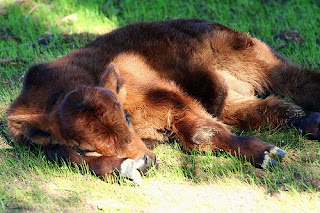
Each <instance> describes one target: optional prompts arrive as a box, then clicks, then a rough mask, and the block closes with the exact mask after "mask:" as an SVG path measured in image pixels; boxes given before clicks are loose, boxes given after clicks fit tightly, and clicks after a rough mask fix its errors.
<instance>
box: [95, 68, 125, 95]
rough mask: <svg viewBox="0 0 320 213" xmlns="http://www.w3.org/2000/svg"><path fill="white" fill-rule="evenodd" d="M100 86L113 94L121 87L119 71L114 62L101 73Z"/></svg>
mask: <svg viewBox="0 0 320 213" xmlns="http://www.w3.org/2000/svg"><path fill="white" fill-rule="evenodd" d="M100 86H101V87H104V88H106V89H109V90H110V91H111V92H113V93H114V94H118V93H119V91H120V88H121V81H120V73H119V70H118V69H117V67H116V65H115V64H114V63H112V62H111V63H110V64H109V65H108V67H107V69H106V71H105V73H104V74H103V75H102V77H101V80H100Z"/></svg>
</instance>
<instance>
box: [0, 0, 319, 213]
mask: <svg viewBox="0 0 320 213" xmlns="http://www.w3.org/2000/svg"><path fill="white" fill-rule="evenodd" d="M319 9H320V5H319V3H317V1H307V0H300V1H293V0H291V1H290V0H288V1H273V0H270V1H264V0H260V1H253V0H252V1H249V0H244V1H240V0H239V1H223V3H220V1H185V0H184V1H168V0H162V1H147V0H141V1H132V0H122V1H117V0H114V1H102V0H95V1H80V0H78V1H74V0H55V1H48V0H39V1H36V0H24V1H14V0H8V1H5V2H3V1H0V14H1V15H0V133H1V134H0V182H1V184H0V212H1V211H3V212H6V211H8V212H12V211H13V212H15V211H45V212H74V211H80V212H82V211H83V212H84V211H86V212H87V211H89V212H94V211H107V212H109V211H111V212H114V211H120V212H132V211H137V212H141V211H146V212H154V211H161V210H163V211H167V210H169V209H171V210H172V209H176V210H179V209H180V210H182V209H183V210H187V211H197V210H198V211H204V210H211V211H214V210H216V211H244V210H248V211H256V210H261V211H263V212H267V211H270V210H272V211H279V212H280V211H298V212H304V211H305V212H310V211H317V210H319V209H320V206H319V203H320V143H319V142H315V141H309V140H306V139H305V138H303V137H301V135H299V133H297V132H296V131H294V130H292V131H289V132H282V131H279V130H269V131H265V130H264V131H262V130H260V131H250V132H245V133H242V132H237V130H234V131H235V132H237V133H238V134H246V135H255V136H258V137H259V138H261V139H263V140H265V141H269V142H272V143H275V144H276V145H277V146H279V147H281V148H283V149H285V150H286V151H288V155H287V157H286V158H285V159H284V160H283V162H282V163H281V164H280V165H279V166H277V167H275V168H273V169H272V170H270V171H269V170H267V171H264V170H260V169H256V168H254V167H252V166H251V164H249V163H248V162H246V161H244V160H241V159H238V158H236V157H232V156H230V155H229V154H227V153H220V152H217V153H211V152H208V153H199V152H197V151H194V152H193V153H190V154H187V153H184V152H182V151H181V148H180V146H179V145H178V142H173V143H171V144H162V145H160V146H158V147H156V148H155V149H154V152H155V153H156V154H157V156H158V159H159V161H160V166H159V169H158V170H157V171H154V172H152V173H151V174H150V175H148V177H146V178H144V184H143V186H141V187H132V186H130V184H126V183H125V182H123V181H122V180H120V181H118V180H117V179H116V180H107V181H106V182H104V181H101V180H100V179H98V178H97V177H95V176H94V175H92V174H90V173H88V172H87V170H86V167H85V166H83V167H84V169H79V168H77V167H73V166H72V165H69V164H68V163H66V164H64V165H62V166H59V165H57V164H56V163H52V162H50V161H48V160H47V158H46V157H45V156H44V155H43V153H41V152H40V151H38V152H37V151H36V152H30V151H28V150H25V149H23V148H21V147H19V146H17V145H15V144H14V142H13V141H12V140H11V139H10V137H9V135H8V132H7V129H6V122H5V120H6V110H7V109H8V107H9V105H10V103H11V101H12V100H14V99H15V98H16V97H17V95H18V94H19V92H20V90H21V88H22V81H23V76H24V73H25V72H26V71H27V69H28V68H29V67H30V66H31V65H33V64H36V63H43V62H47V61H51V60H54V59H56V58H58V57H60V56H61V55H64V54H66V53H68V52H70V51H71V50H72V49H75V48H78V47H81V46H83V45H84V44H85V43H87V42H88V41H90V40H92V39H94V38H95V37H96V36H98V35H99V34H103V33H105V32H108V31H110V30H112V29H114V28H116V27H120V26H123V25H126V24H128V23H133V22H136V21H151V20H163V19H173V18H203V19H209V20H212V21H216V22H220V23H222V24H224V25H227V26H229V27H232V28H235V29H237V30H241V31H244V32H249V33H250V34H252V35H253V36H255V37H258V38H260V39H261V40H263V41H265V42H266V43H268V44H269V45H271V46H274V47H277V46H279V45H281V44H283V43H286V46H285V47H284V48H281V49H280V52H281V53H283V54H285V55H287V56H288V57H289V58H290V59H291V60H292V61H294V62H296V63H298V64H302V65H304V66H306V67H310V68H314V69H318V70H319V67H320V51H319V45H320V40H319V37H320V31H319V27H318V23H319V22H320V15H319V13H318V11H319ZM282 30H298V31H299V33H300V35H301V36H302V37H304V40H303V42H293V41H285V40H283V39H281V38H276V35H277V34H278V33H279V32H280V31H282ZM114 182H116V183H114Z"/></svg>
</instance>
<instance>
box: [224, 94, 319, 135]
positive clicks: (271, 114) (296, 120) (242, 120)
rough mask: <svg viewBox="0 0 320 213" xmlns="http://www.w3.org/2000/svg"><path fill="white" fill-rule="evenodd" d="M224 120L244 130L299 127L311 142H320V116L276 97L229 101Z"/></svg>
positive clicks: (225, 108)
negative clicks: (312, 140) (307, 112)
mask: <svg viewBox="0 0 320 213" xmlns="http://www.w3.org/2000/svg"><path fill="white" fill-rule="evenodd" d="M220 119H221V120H222V121H223V122H225V123H227V124H229V125H235V126H237V127H239V128H240V129H243V130H248V129H250V128H251V129H258V128H260V127H263V126H264V127H269V128H276V127H284V128H292V127H293V128H297V129H299V130H300V131H301V132H302V133H303V134H305V135H307V136H308V137H309V138H310V139H317V140H320V113H311V114H309V115H306V114H305V112H304V111H303V110H302V109H301V108H300V107H299V106H296V105H294V104H291V103H288V102H286V101H285V100H283V99H280V98H278V97H275V96H270V97H267V98H266V99H258V98H255V97H252V98H251V99H249V100H248V99H243V100H237V101H234V102H230V101H229V102H227V103H226V105H225V107H224V109H223V111H222V114H221V116H220Z"/></svg>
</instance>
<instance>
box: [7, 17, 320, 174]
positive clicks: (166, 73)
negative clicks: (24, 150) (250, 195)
mask: <svg viewBox="0 0 320 213" xmlns="http://www.w3.org/2000/svg"><path fill="white" fill-rule="evenodd" d="M267 92H268V93H273V94H277V95H281V96H288V97H290V98H292V99H293V100H294V101H295V102H296V103H297V104H298V105H300V106H302V107H303V108H305V109H307V110H314V111H316V110H318V109H319V100H320V74H319V73H318V72H315V71H308V70H306V69H304V68H300V67H298V66H296V65H294V64H292V63H291V62H289V61H288V60H287V59H285V58H284V57H282V56H280V55H279V54H277V53H275V52H274V51H272V50H271V49H270V48H269V47H268V46H267V45H265V44H264V43H262V42H261V41H259V40H258V39H255V38H252V37H251V36H250V35H248V34H244V33H240V32H237V31H235V30H232V29H229V28H227V27H224V26H222V25H220V24H216V23H212V22H209V21H205V20H173V21H160V22H151V23H137V24H131V25H128V26H126V27H123V28H120V29H117V30H115V31H113V32H111V33H108V34H106V35H104V36H101V37H99V38H98V39H96V40H95V41H93V42H91V43H90V44H88V45H87V46H85V47H84V48H81V49H77V50H74V51H72V52H71V53H69V54H67V55H65V56H63V57H61V58H59V59H57V60H56V61H53V62H50V63H46V64H40V65H36V66H34V67H32V68H31V69H30V70H29V71H28V73H27V74H26V78H25V81H24V85H23V90H22V92H21V95H20V96H19V97H18V98H17V100H16V101H15V102H14V103H13V104H12V106H11V108H10V110H9V112H8V127H9V130H10V132H11V134H12V136H13V137H14V138H15V140H16V141H17V142H21V143H24V144H28V143H30V142H33V143H36V144H39V145H41V146H42V147H43V149H44V150H45V152H46V153H47V155H48V156H49V158H51V159H54V158H55V157H59V158H63V159H70V160H71V161H73V162H75V163H81V162H83V161H86V162H87V163H88V164H89V168H90V170H92V171H94V172H95V173H96V174H98V175H105V174H110V173H111V172H112V171H113V170H115V169H118V170H119V171H120V172H121V173H123V174H124V175H125V176H127V177H129V178H132V179H134V180H138V179H139V175H138V174H139V173H138V172H137V170H139V171H142V172H144V171H145V170H146V169H147V168H148V166H149V165H150V163H151V162H155V161H156V160H155V155H154V154H153V153H152V152H151V151H150V150H149V149H147V147H146V144H147V145H154V144H155V143H156V142H159V141H166V140H168V139H169V138H170V137H173V136H174V137H178V138H179V139H180V141H181V144H182V146H183V147H184V149H185V150H190V149H201V150H207V149H212V150H214V149H223V150H225V151H231V153H233V154H240V155H241V156H245V157H246V158H247V159H250V161H251V162H252V163H253V164H254V165H256V166H258V167H263V168H266V167H268V166H270V165H275V164H276V163H277V161H276V159H277V158H282V157H284V155H285V154H286V152H285V151H283V150H281V149H279V148H277V147H276V146H274V145H272V144H270V143H266V142H263V141H261V140H259V139H258V138H255V137H248V136H236V135H233V134H232V133H231V132H230V131H229V130H228V129H227V127H226V125H225V124H229V125H236V126H237V127H239V128H241V129H247V128H249V127H251V128H258V127H260V126H262V125H268V126H270V127H271V128H275V127H279V126H281V127H284V128H291V127H295V128H298V129H300V130H301V131H302V132H303V133H304V134H308V135H309V136H310V137H311V138H313V139H318V140H320V131H319V126H320V113H311V114H309V115H306V114H305V113H304V111H303V110H302V108H300V107H299V106H297V105H294V104H291V103H288V102H286V101H284V100H283V99H281V98H280V97H279V96H275V95H271V96H269V97H267V98H265V99H259V98H258V97H257V96H256V94H261V93H267ZM128 115H130V120H131V122H132V124H133V126H132V124H131V122H130V121H129V117H128ZM140 138H141V139H142V140H143V141H144V142H142V140H141V139H140Z"/></svg>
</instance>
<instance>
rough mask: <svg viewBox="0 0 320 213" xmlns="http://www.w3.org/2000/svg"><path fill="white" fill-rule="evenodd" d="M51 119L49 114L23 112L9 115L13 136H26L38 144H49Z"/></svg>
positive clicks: (9, 125)
mask: <svg viewBox="0 0 320 213" xmlns="http://www.w3.org/2000/svg"><path fill="white" fill-rule="evenodd" d="M51 127H52V125H51V124H50V119H49V116H48V115H47V114H25V115H23V114H21V115H9V116H8V128H9V130H10V132H11V133H12V135H13V137H15V138H17V139H18V140H19V138H21V137H24V138H26V139H28V140H30V141H33V142H36V143H37V144H40V145H41V144H42V145H47V143H49V142H48V141H49V139H48V137H49V136H50V135H51Z"/></svg>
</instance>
